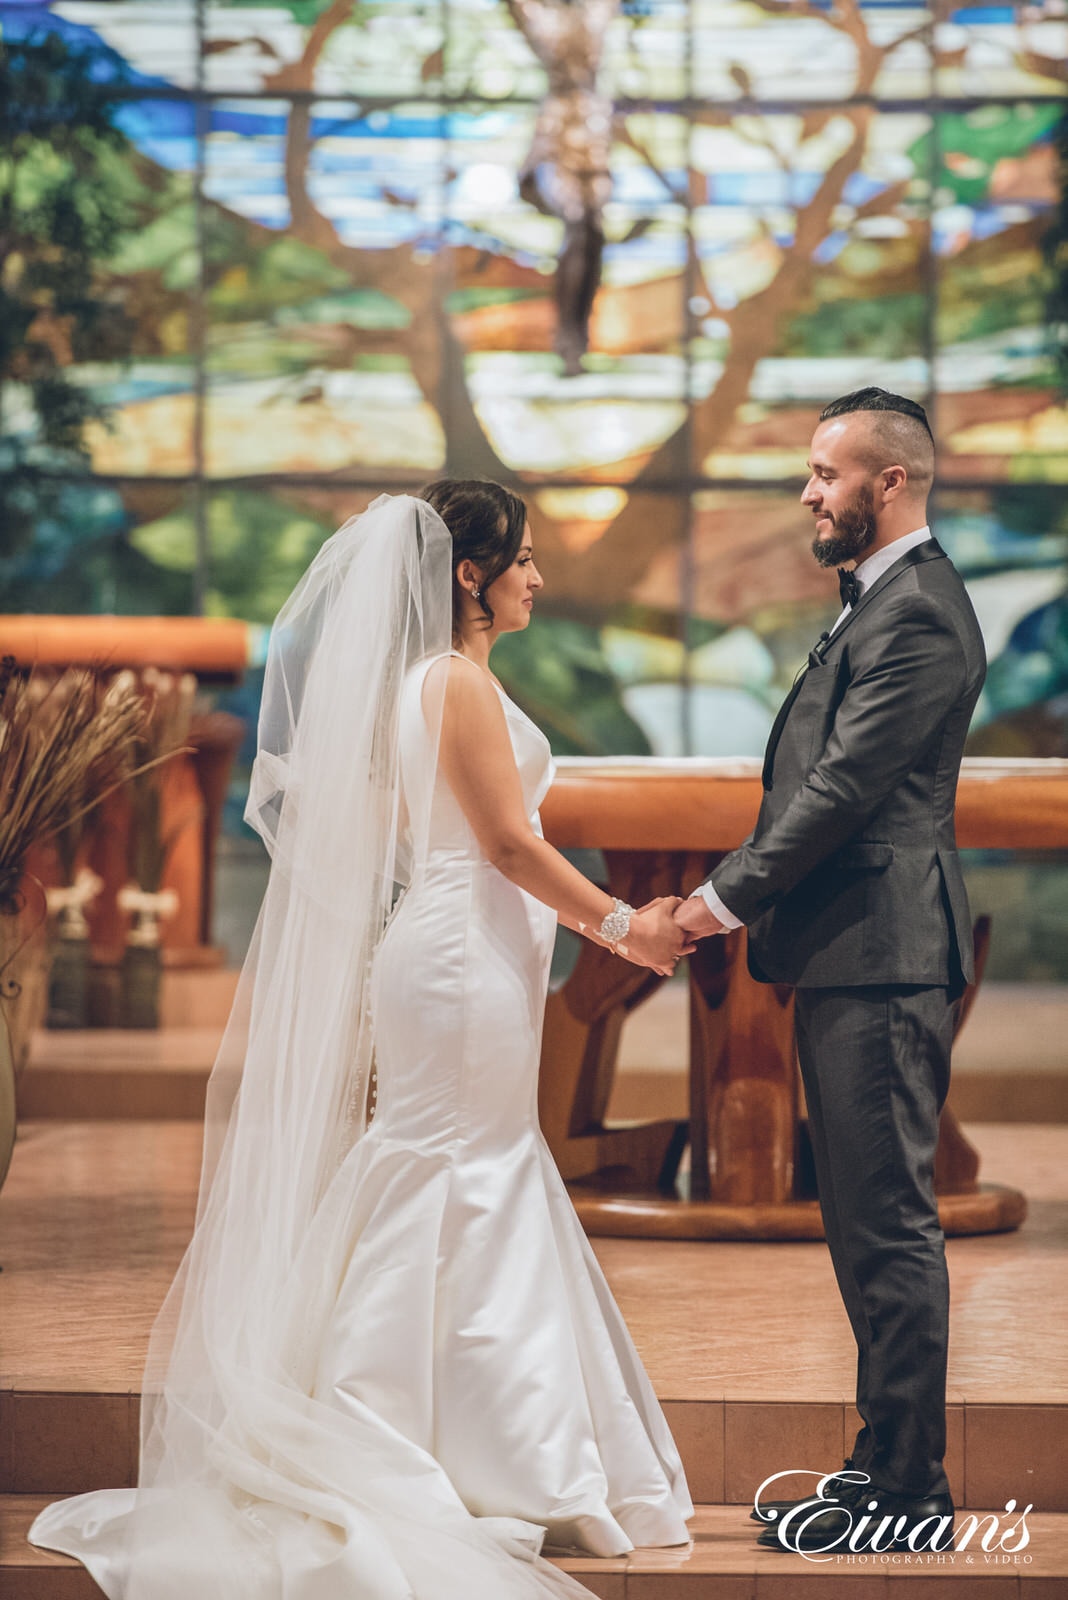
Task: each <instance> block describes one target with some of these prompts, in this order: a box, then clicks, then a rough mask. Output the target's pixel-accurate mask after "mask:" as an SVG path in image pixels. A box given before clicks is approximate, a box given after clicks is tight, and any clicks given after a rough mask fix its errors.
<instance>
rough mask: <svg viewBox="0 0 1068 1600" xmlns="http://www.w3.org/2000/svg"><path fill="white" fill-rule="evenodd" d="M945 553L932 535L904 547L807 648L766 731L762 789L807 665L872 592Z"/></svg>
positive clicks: (856, 614)
mask: <svg viewBox="0 0 1068 1600" xmlns="http://www.w3.org/2000/svg"><path fill="white" fill-rule="evenodd" d="M945 555H946V552H945V551H944V550H943V549H942V547H941V545H940V544H938V543H937V542H936V541H935V540H934V539H925V540H924V542H923V544H916V545H913V547H912V549H911V550H906V551H905V554H904V555H903V556H902V557H901V558H900V559H899V560H897V561H895V562H894V564H893V566H892V567H887V569H886V571H885V572H884V573H882V575H881V576H880V577H879V578H877V579H876V581H875V582H874V583H873V584H872V586H871V588H870V589H865V591H864V593H863V594H862V595H861V597H860V599H859V600H858V601H857V603H856V605H855V606H853V607H852V608H851V610H850V612H849V615H848V616H847V617H844V618H843V619H842V621H841V622H840V623H839V624H838V627H837V628H836V629H835V630H834V632H833V633H832V634H831V636H830V638H829V639H828V640H827V644H826V646H825V648H824V649H823V650H822V651H816V650H812V651H810V652H809V657H808V662H807V665H806V666H805V670H804V671H803V672H800V673H798V675H797V678H796V680H795V682H794V685H793V688H792V689H791V690H790V692H789V694H788V695H787V696H786V699H785V700H784V701H783V703H782V705H781V706H780V707H779V713H778V716H777V717H776V718H775V721H774V722H773V723H772V727H771V732H770V734H769V735H768V744H767V749H766V750H765V752H764V768H763V771H762V773H761V783H762V784H763V786H764V789H765V790H768V789H770V788H771V774H772V769H773V767H774V765H775V752H776V750H777V749H778V747H779V740H780V739H781V738H782V730H783V728H784V727H785V726H786V719H787V717H788V716H789V715H790V712H791V710H792V709H793V704H794V701H795V700H796V699H797V697H798V695H799V694H800V693H801V686H802V684H803V683H804V681H805V679H806V677H807V676H808V672H809V668H810V667H813V666H816V665H818V664H819V663H820V662H821V661H822V660H823V658H824V656H825V655H826V653H827V650H829V649H830V648H831V646H832V645H834V644H837V642H838V640H839V639H840V638H841V637H842V635H843V633H844V632H845V631H846V629H847V628H848V627H849V626H850V625H851V624H852V623H853V622H854V621H855V620H856V618H857V617H859V615H860V613H861V612H862V611H863V610H864V608H865V606H867V605H869V604H870V603H871V601H872V600H874V599H875V597H876V595H878V594H881V593H882V591H883V590H884V589H885V588H887V587H888V586H889V585H890V584H891V583H893V581H894V579H895V578H899V577H900V576H901V574H902V573H903V572H904V571H905V570H906V569H907V568H908V567H915V566H918V565H919V563H920V562H921V561H937V560H938V559H939V558H941V559H942V560H945Z"/></svg>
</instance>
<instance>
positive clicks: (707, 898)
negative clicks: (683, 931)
mask: <svg viewBox="0 0 1068 1600" xmlns="http://www.w3.org/2000/svg"><path fill="white" fill-rule="evenodd" d="M694 893H695V894H699V895H700V896H701V899H702V900H703V901H704V902H705V905H706V906H707V907H708V909H709V911H711V913H712V915H713V916H714V917H716V918H717V919H718V920H719V921H720V922H722V924H723V926H724V927H725V928H740V927H741V926H742V920H741V918H740V917H736V916H735V915H734V912H733V911H728V909H727V907H726V906H725V905H724V904H723V901H722V900H721V899H720V897H719V895H718V894H717V893H716V891H715V889H713V887H712V885H711V884H710V883H702V885H701V887H700V888H699V889H695V890H694Z"/></svg>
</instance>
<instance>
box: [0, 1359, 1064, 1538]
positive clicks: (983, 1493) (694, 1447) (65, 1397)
mask: <svg viewBox="0 0 1068 1600" xmlns="http://www.w3.org/2000/svg"><path fill="white" fill-rule="evenodd" d="M662 1403H663V1407H664V1414H665V1416H666V1418H667V1421H668V1423H669V1425H670V1427H671V1430H672V1433H673V1434H674V1436H675V1441H676V1443H677V1445H678V1448H679V1453H680V1455H681V1456H682V1461H683V1466H684V1467H685V1469H686V1476H687V1480H688V1482H689V1485H690V1492H691V1494H692V1495H693V1496H694V1498H695V1499H698V1500H701V1501H705V1502H708V1503H712V1504H730V1505H741V1504H743V1503H747V1502H749V1501H751V1499H752V1497H753V1495H754V1493H755V1492H756V1490H757V1488H758V1486H759V1485H760V1484H761V1483H763V1482H764V1480H765V1479H766V1478H768V1477H769V1476H771V1475H772V1474H776V1473H782V1472H784V1471H786V1470H787V1468H793V1467H797V1468H799V1469H800V1468H805V1469H806V1470H808V1471H812V1472H814V1471H816V1470H821V1471H826V1470H830V1469H831V1468H833V1467H835V1466H837V1465H838V1463H839V1462H840V1461H841V1460H842V1459H843V1457H844V1456H845V1454H846V1451H847V1449H848V1443H849V1441H850V1440H852V1438H853V1436H854V1434H855V1431H856V1428H857V1425H858V1419H857V1417H856V1414H855V1412H854V1410H853V1407H852V1406H851V1405H850V1404H847V1403H844V1402H840V1403H830V1402H823V1403H813V1402H810V1401H789V1400H779V1401H752V1400H734V1401H732V1400H722V1401H710V1400H664V1401H663V1402H662ZM139 1407H140V1396H139V1395H138V1394H137V1393H136V1392H128V1391H122V1392H117V1391H110V1392H109V1391H106V1390H98V1391H96V1392H91V1391H86V1390H80V1391H79V1390H72V1389H70V1388H63V1387H60V1386H55V1387H52V1388H51V1389H50V1388H48V1387H46V1386H45V1385H44V1384H41V1386H40V1387H38V1388H33V1389H30V1388H11V1389H7V1390H0V1492H4V1493H11V1494H52V1495H61V1494H81V1493H83V1492H85V1491H86V1490H89V1489H106V1488H125V1487H127V1486H129V1485H130V1484H133V1483H135V1482H136V1477H137V1459H138V1428H139ZM947 1424H948V1438H949V1448H948V1450H947V1453H946V1471H947V1473H948V1474H949V1478H950V1482H951V1484H952V1485H953V1486H954V1490H955V1492H956V1493H957V1495H958V1496H961V1497H962V1498H963V1499H965V1500H966V1501H974V1502H975V1503H976V1504H979V1503H982V1504H984V1505H1004V1503H1005V1502H1006V1501H1007V1500H1009V1499H1015V1500H1017V1501H1018V1502H1019V1503H1020V1504H1027V1503H1028V1502H1030V1503H1031V1504H1033V1505H1034V1506H1036V1507H1038V1508H1039V1509H1040V1510H1046V1511H1068V1477H1066V1474H1065V1471H1064V1463H1065V1462H1066V1461H1068V1406H1066V1405H1050V1406H1035V1405H1013V1404H1005V1405H974V1406H969V1405H952V1404H951V1405H950V1406H949V1408H948V1411H947ZM810 1483H811V1478H806V1477H803V1476H800V1475H799V1476H798V1477H796V1478H794V1479H790V1480H787V1481H786V1482H785V1484H784V1485H783V1487H782V1488H781V1489H780V1490H779V1493H780V1494H784V1495H791V1494H799V1495H800V1494H805V1493H808V1492H809V1491H810Z"/></svg>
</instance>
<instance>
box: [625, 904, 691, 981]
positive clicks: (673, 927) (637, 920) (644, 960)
mask: <svg viewBox="0 0 1068 1600" xmlns="http://www.w3.org/2000/svg"><path fill="white" fill-rule="evenodd" d="M681 904H682V902H681V900H680V898H679V896H678V895H664V896H662V897H660V898H659V899H657V900H653V901H650V902H649V904H648V905H647V906H643V907H642V909H641V910H640V911H635V912H634V913H633V915H632V916H631V919H630V928H629V929H628V930H627V935H626V937H625V938H624V939H621V940H620V941H619V943H618V945H617V946H616V949H617V950H618V952H619V954H620V955H621V956H625V957H626V959H627V960H628V961H633V962H635V963H636V964H637V965H638V966H641V967H651V968H652V970H653V971H654V972H659V973H660V975H661V976H662V977H665V978H670V976H671V974H672V973H673V972H674V970H675V967H676V966H677V964H678V960H679V957H680V956H682V955H688V954H689V952H690V951H691V950H693V949H694V945H693V943H692V942H691V941H690V940H688V939H687V936H686V935H685V934H684V932H683V930H682V929H681V928H680V927H679V925H678V923H677V922H676V921H675V918H674V911H675V907H676V906H678V905H681Z"/></svg>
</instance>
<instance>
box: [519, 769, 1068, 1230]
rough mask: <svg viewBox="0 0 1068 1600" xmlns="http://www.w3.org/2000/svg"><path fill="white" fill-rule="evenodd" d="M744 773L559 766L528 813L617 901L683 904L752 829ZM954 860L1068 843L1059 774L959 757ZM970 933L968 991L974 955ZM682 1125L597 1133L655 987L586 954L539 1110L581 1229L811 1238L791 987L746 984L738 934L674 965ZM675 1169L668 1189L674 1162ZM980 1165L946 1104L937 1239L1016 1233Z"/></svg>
mask: <svg viewBox="0 0 1068 1600" xmlns="http://www.w3.org/2000/svg"><path fill="white" fill-rule="evenodd" d="M760 770H761V763H760V761H758V760H755V759H732V760H705V759H700V758H694V759H690V760H678V761H672V760H657V759H645V760H642V759H633V760H616V759H607V760H586V759H564V760H561V761H560V762H558V775H557V779H556V782H555V783H554V785H553V787H552V789H551V791H550V793H549V794H548V796H547V797H546V799H545V802H544V804H543V806H542V821H543V823H544V826H545V832H546V836H547V837H548V838H549V839H550V840H551V841H552V843H553V844H555V845H557V846H558V847H559V848H561V849H569V848H571V849H577V848H596V849H599V850H601V851H602V852H603V854H604V860H605V866H606V874H607V886H608V889H609V892H610V893H612V894H614V895H618V896H619V898H620V899H622V900H626V901H628V902H629V903H630V904H632V905H642V904H643V903H644V902H645V901H647V900H649V899H651V898H652V897H653V896H654V895H660V894H682V895H686V894H689V893H690V892H691V891H692V890H693V889H694V888H695V887H696V885H697V884H698V883H700V882H701V881H702V879H703V878H705V877H707V875H708V873H709V871H710V870H711V869H712V867H713V866H714V865H715V863H716V862H717V861H718V860H719V859H720V858H721V857H722V855H723V854H725V853H726V852H727V851H729V850H732V849H734V848H735V847H736V846H737V845H739V844H740V843H741V842H742V840H743V839H744V838H745V837H746V835H747V834H748V833H749V832H750V830H751V829H752V827H753V825H754V823H755V821H756V815H757V810H758V808H759V805H760V795H761V787H760ZM957 836H958V842H959V844H960V846H961V848H996V849H1013V850H1022V849H1026V850H1060V849H1064V848H1065V847H1068V761H1055V760H1047V761H1027V760H1003V761H993V760H967V761H965V763H964V766H963V769H962V773H961V781H960V786H959V789H958V795H957ZM989 931H990V928H989V919H980V921H979V923H977V925H976V955H977V961H978V970H977V981H976V985H974V986H973V987H972V988H971V989H970V990H969V991H968V993H967V994H966V995H965V997H964V1000H963V1002H962V1005H961V1015H960V1020H959V1023H958V1031H959V1028H960V1026H962V1025H963V1022H964V1020H965V1018H966V1016H967V1013H968V1010H969V1009H970V1006H971V1002H972V1000H973V999H974V995H975V992H976V988H977V987H978V983H979V981H980V980H981V969H982V965H983V962H984V960H985V955H986V950H987V946H988V942H989ZM687 965H688V978H689V999H690V1063H689V1077H690V1119H689V1123H688V1124H686V1123H681V1124H680V1123H677V1122H675V1121H673V1120H664V1121H653V1122H645V1123H631V1124H625V1125H624V1124H615V1125H608V1124H606V1123H605V1120H604V1117H605V1111H606V1108H607V1105H608V1101H609V1096H610V1094H611V1090H612V1082H613V1077H614V1073H615V1065H616V1056H617V1052H618V1046H619V1038H620V1034H621V1032H622V1029H623V1024H624V1022H625V1020H626V1018H627V1016H628V1015H629V1013H630V1012H631V1011H633V1010H634V1009H635V1008H636V1007H637V1006H640V1005H641V1004H642V1003H643V1002H644V1001H645V1000H646V999H647V998H648V997H649V995H651V994H652V993H653V992H654V991H655V990H656V989H657V988H658V987H659V986H660V984H661V983H662V982H664V981H665V980H664V979H662V978H660V977H659V976H657V974H655V973H651V972H649V971H648V970H646V969H643V968H638V967H635V966H632V965H630V964H629V963H626V962H622V961H620V960H618V959H617V958H616V957H614V956H612V955H611V954H610V952H608V951H606V950H602V949H601V948H599V947H598V946H596V945H593V944H591V943H590V942H589V941H583V943H582V947H581V950H580V953H579V957H578V960H577V963H576V965H575V967H574V969H573V971H572V972H571V974H570V976H569V977H568V978H567V979H566V981H565V982H564V983H563V984H562V985H561V986H560V987H559V988H558V989H556V990H555V991H554V992H553V993H552V994H550V996H549V1001H548V1005H547V1008H546V1016H545V1035H544V1041H543V1046H542V1062H541V1084H540V1096H539V1104H540V1112H541V1120H542V1127H543V1129H544V1131H545V1136H546V1138H547V1140H548V1142H549V1145H550V1147H551V1148H552V1151H553V1155H554V1157H555V1158H556V1160H557V1162H558V1164H559V1166H560V1169H561V1171H562V1173H563V1175H564V1177H565V1179H566V1180H567V1181H568V1183H569V1186H570V1189H571V1194H572V1198H573V1199H574V1201H575V1204H576V1207H577V1209H578V1212H579V1215H580V1216H581V1218H582V1221H583V1223H584V1224H585V1226H586V1228H587V1230H588V1231H589V1232H591V1233H595V1234H596V1233H599V1234H619V1235H636V1236H642V1237H661V1238H687V1239H694V1238H708V1239H712V1238H717V1239H742V1238H769V1239H811V1238H819V1237H821V1236H822V1224H821V1221H820V1215H819V1207H818V1204H817V1201H816V1198H815V1185H814V1178H813V1174H812V1169H811V1154H810V1151H809V1149H808V1144H807V1130H806V1128H805V1124H804V1116H803V1106H802V1103H801V1094H800V1085H799V1075H798V1072H797V1067H796V1058H795V1049H794V1039H793V991H792V990H791V989H790V988H788V987H787V986H785V985H778V984H758V983H755V982H754V981H753V979H752V978H751V977H750V976H749V973H748V970H747V967H746V962H745V934H744V932H743V931H738V932H735V933H732V934H728V935H726V936H720V937H717V938H713V939H706V940H704V941H702V942H701V943H700V945H699V946H698V949H697V951H696V952H695V953H694V955H692V956H691V957H689V958H688V961H687ZM687 1143H689V1145H690V1149H691V1161H690V1172H689V1173H688V1174H686V1173H684V1174H683V1175H682V1176H681V1177H680V1176H679V1165H680V1159H681V1156H682V1154H683V1151H684V1149H685V1147H686V1145H687ZM978 1168H979V1158H978V1155H977V1153H976V1151H975V1150H974V1148H973V1147H972V1146H971V1145H970V1144H969V1142H968V1141H967V1140H966V1139H965V1137H964V1135H963V1133H962V1132H961V1130H960V1127H959V1125H958V1123H957V1121H956V1118H955V1117H954V1115H953V1112H952V1109H951V1107H950V1106H947V1107H946V1109H945V1111H944V1112H943V1116H942V1125H941V1131H940V1141H939V1148H938V1156H937V1160H936V1172H935V1177H936V1188H937V1191H938V1196H939V1207H940V1211H941V1215H942V1221H943V1225H944V1226H945V1228H946V1231H947V1232H948V1233H958V1234H959V1233H986V1232H996V1231H999V1230H1005V1229H1011V1228H1015V1227H1018V1226H1019V1224H1020V1222H1021V1221H1022V1220H1023V1217H1024V1215H1025V1214H1026V1201H1025V1199H1024V1197H1023V1195H1022V1194H1020V1192H1019V1191H1018V1190H1015V1189H1009V1188H1004V1187H1001V1186H998V1185H995V1184H988V1183H980V1182H979V1176H978Z"/></svg>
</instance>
